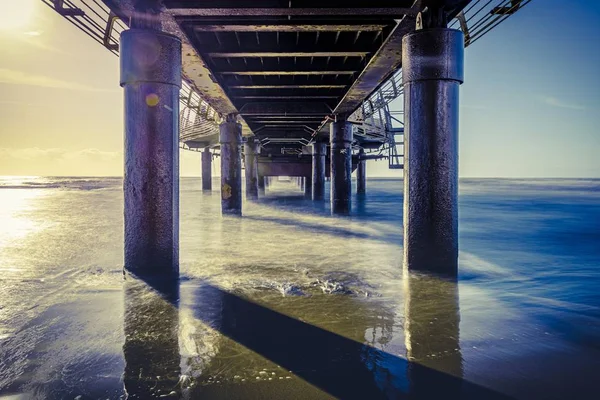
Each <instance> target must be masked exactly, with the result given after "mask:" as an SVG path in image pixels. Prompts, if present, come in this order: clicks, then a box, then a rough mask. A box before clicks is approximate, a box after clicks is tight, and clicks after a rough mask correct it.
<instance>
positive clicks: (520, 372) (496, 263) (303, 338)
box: [0, 180, 600, 399]
mask: <svg viewBox="0 0 600 400" xmlns="http://www.w3.org/2000/svg"><path fill="white" fill-rule="evenodd" d="M199 185H200V182H199V180H188V181H185V180H184V184H183V185H182V187H183V190H182V234H181V238H182V239H181V240H182V252H181V253H182V255H181V261H182V268H181V269H182V276H181V279H180V280H179V281H177V282H171V281H169V280H165V279H151V278H148V277H145V278H143V279H141V278H136V277H133V276H127V277H126V278H125V279H124V277H123V275H122V273H121V270H120V265H119V263H120V262H121V257H122V256H121V254H120V251H122V233H121V232H119V228H120V226H119V223H120V215H118V211H119V207H120V206H121V203H120V201H122V200H121V193H120V191H119V188H118V186H117V185H115V186H114V187H113V186H112V183H111V184H106V185H104V186H101V188H100V189H97V190H96V189H95V190H87V191H81V190H79V189H72V188H69V189H67V190H60V191H52V192H40V193H38V194H36V195H33V194H31V193H29V194H24V193H22V192H25V191H27V190H34V189H5V190H17V191H18V190H20V191H21V193H16V194H15V193H13V194H11V195H12V196H21V197H19V198H18V201H17V202H16V203H17V204H18V206H15V210H16V211H14V213H12V214H10V215H9V216H7V217H6V218H5V220H10V219H9V218H13V219H14V221H17V222H14V223H13V224H14V226H19V227H21V236H20V237H19V239H18V240H6V241H5V242H4V243H3V247H0V254H2V256H4V257H3V260H7V261H4V262H3V265H2V268H4V269H5V270H4V275H3V277H2V278H1V279H2V280H1V281H0V282H1V284H2V286H1V287H2V289H1V290H2V292H1V293H0V294H2V296H3V298H6V299H8V300H9V301H6V302H5V303H3V307H2V309H0V316H1V318H2V319H1V320H0V321H1V322H2V324H1V325H0V327H1V328H2V332H3V334H2V336H0V344H1V346H0V355H1V356H2V358H1V359H0V360H1V362H0V399H4V398H77V396H81V397H79V398H80V399H86V398H90V399H95V398H124V397H125V396H126V395H128V396H129V397H130V398H140V399H145V398H154V397H156V398H161V397H164V398H214V399H265V398H272V399H328V398H343V399H365V398H368V399H377V398H390V399H401V398H439V397H444V398H468V399H482V398H485V399H490V398H491V399H494V398H498V399H502V398H519V399H537V398H540V399H541V398H544V399H546V398H547V399H561V398H594V392H595V380H594V378H595V376H596V375H597V371H598V367H600V361H599V360H600V345H599V343H600V340H599V338H600V323H599V321H600V312H599V306H600V299H599V298H598V295H597V293H595V292H594V291H593V290H594V287H597V286H595V284H596V282H598V274H599V272H598V271H597V270H596V266H597V265H598V261H599V260H600V255H599V254H598V253H599V252H598V251H597V249H596V250H594V247H593V246H592V244H591V243H590V244H588V243H587V241H588V240H589V241H590V242H591V241H593V240H592V239H593V236H592V237H589V236H586V235H593V229H592V228H590V227H591V225H589V224H587V217H586V218H584V217H585V216H586V215H591V216H593V215H599V214H594V212H596V213H600V210H598V206H596V204H598V197H597V192H596V191H595V189H594V190H592V189H591V188H597V187H598V184H597V182H594V181H592V184H591V185H592V186H591V188H590V186H589V185H588V186H585V187H583V188H581V187H579V186H577V188H578V193H579V192H581V193H583V194H584V195H583V196H582V195H581V193H580V195H579V196H578V197H573V196H572V192H573V190H574V189H573V187H574V185H573V184H572V183H570V184H568V185H566V184H564V183H561V184H559V185H558V186H557V187H558V189H557V188H556V187H552V188H551V189H552V190H551V191H550V189H549V185H548V184H546V185H545V186H541V187H537V186H533V187H532V186H531V185H529V186H527V187H526V188H523V192H521V193H520V195H519V196H514V197H513V198H508V197H507V196H506V195H505V194H504V193H503V192H502V190H500V189H499V188H497V186H498V185H491V186H490V185H489V184H487V183H485V182H484V183H483V184H482V183H480V182H477V183H476V184H475V183H469V182H467V184H465V185H463V187H465V186H466V190H463V192H462V193H461V207H462V208H461V219H462V221H461V222H463V224H462V225H461V251H462V252H461V276H460V277H459V279H458V281H457V282H452V281H447V280H444V279H440V278H437V277H432V276H426V275H419V274H408V273H406V272H404V271H403V270H402V266H401V254H402V248H401V244H402V235H401V233H402V231H401V206H400V205H401V203H402V202H401V200H402V198H401V189H400V188H401V185H399V181H386V180H382V181H373V182H371V185H370V187H369V194H368V196H367V198H366V201H361V200H360V199H356V198H355V199H354V201H355V203H354V207H355V211H354V213H353V215H351V216H350V217H349V218H333V217H330V216H329V215H328V209H327V206H326V205H315V204H312V203H311V202H307V201H305V200H304V199H302V195H301V193H299V191H297V190H296V189H295V188H294V187H293V186H290V185H289V184H286V183H281V184H277V185H275V187H274V188H272V190H271V191H270V192H269V193H268V194H267V197H266V198H265V199H263V200H262V201H261V202H259V203H256V204H245V206H246V210H245V213H246V217H244V218H242V219H236V218H221V217H216V215H215V214H211V213H218V206H219V202H218V200H219V198H218V194H212V195H206V194H204V195H203V194H202V193H201V191H199V190H198V188H199ZM482 185H483V186H482ZM561 185H562V186H561ZM594 185H596V186H594ZM513 186H514V184H513ZM35 190H42V191H43V190H48V189H35ZM496 190H498V192H496ZM525 190H527V191H526V192H525ZM6 193H7V192H4V193H3V192H2V191H0V195H4V196H7V194H6ZM565 193H566V194H565ZM585 195H587V197H586V196H585ZM23 203H25V204H26V205H28V206H29V207H30V208H29V209H24V208H23ZM100 205H101V206H100ZM559 206H560V207H559ZM85 207H87V208H85ZM82 208H83V210H82ZM500 208H503V209H504V211H501V210H500ZM8 210H9V211H10V209H8ZM9 211H5V212H6V213H9ZM508 211H511V213H509V212H508ZM114 213H116V214H117V215H116V216H115V215H113V214H114ZM516 216H518V217H520V220H521V221H522V222H523V223H521V224H515V223H514V221H513V220H511V218H516ZM559 218H560V219H561V220H562V221H563V224H561V225H546V222H547V221H548V220H553V219H559ZM18 221H20V223H19V222H18ZM72 221H78V222H77V223H73V222H72ZM525 222H526V223H525ZM115 225H116V226H115ZM99 226H100V227H102V228H101V229H100V228H99ZM27 229H29V230H27ZM536 232H537V233H536ZM574 235H578V237H574ZM565 236H571V238H572V242H571V243H564V239H563V241H559V242H553V241H556V240H558V239H557V238H559V237H560V238H563V237H565ZM0 238H2V237H1V236H0ZM59 239H60V240H59ZM36 243H37V244H39V243H46V247H43V246H38V247H35V248H33V250H32V251H28V250H30V248H29V247H27V245H34V244H36ZM531 243H537V245H536V246H535V247H532V245H531ZM574 247H576V248H577V252H575V251H573V248H574ZM36 249H37V250H36ZM76 249H89V251H88V252H87V253H85V252H83V253H81V252H75V250H76ZM9 268H10V270H11V271H12V272H11V271H9ZM13 270H14V271H13Z"/></svg>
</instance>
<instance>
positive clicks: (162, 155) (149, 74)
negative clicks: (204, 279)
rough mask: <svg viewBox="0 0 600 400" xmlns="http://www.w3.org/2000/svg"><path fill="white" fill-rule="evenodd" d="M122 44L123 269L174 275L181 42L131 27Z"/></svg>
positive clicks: (154, 32) (171, 37) (177, 264)
mask: <svg viewBox="0 0 600 400" xmlns="http://www.w3.org/2000/svg"><path fill="white" fill-rule="evenodd" d="M120 43H121V58H120V61H121V80H120V83H121V86H122V87H123V89H124V94H125V176H124V180H123V191H124V203H125V212H124V219H125V221H124V222H125V269H126V270H128V271H130V272H132V273H134V274H136V275H142V276H150V275H169V276H176V275H177V274H178V273H179V146H178V144H179V90H180V88H181V41H180V40H179V39H178V38H177V37H175V36H171V35H167V34H164V33H161V32H158V31H151V30H141V29H130V30H127V31H124V32H123V33H122V34H121V39H120ZM149 44H153V45H149Z"/></svg>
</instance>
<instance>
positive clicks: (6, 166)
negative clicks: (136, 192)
mask: <svg viewBox="0 0 600 400" xmlns="http://www.w3.org/2000/svg"><path fill="white" fill-rule="evenodd" d="M122 173H123V153H122V152H120V151H102V150H99V149H95V148H86V149H76V150H69V149H64V148H58V147H56V148H46V149H44V148H39V147H28V148H0V175H45V176H55V175H69V176H75V175H83V176H109V175H115V176H116V175H121V174H122Z"/></svg>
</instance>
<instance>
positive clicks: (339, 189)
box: [329, 114, 352, 214]
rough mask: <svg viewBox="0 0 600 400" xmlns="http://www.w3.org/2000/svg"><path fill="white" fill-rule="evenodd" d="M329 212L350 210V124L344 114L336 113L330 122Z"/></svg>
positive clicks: (336, 212) (343, 212) (345, 212)
mask: <svg viewBox="0 0 600 400" xmlns="http://www.w3.org/2000/svg"><path fill="white" fill-rule="evenodd" d="M329 141H330V144H331V156H330V157H331V159H330V164H331V212H332V213H334V214H347V213H349V212H350V196H351V194H352V125H350V123H349V122H348V121H347V120H346V115H344V114H338V115H337V116H336V120H335V122H332V123H331V128H330V136H329Z"/></svg>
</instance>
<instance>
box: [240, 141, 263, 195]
mask: <svg viewBox="0 0 600 400" xmlns="http://www.w3.org/2000/svg"><path fill="white" fill-rule="evenodd" d="M259 150H260V146H259V143H258V141H255V140H254V138H248V141H247V142H246V143H245V144H244V158H245V160H244V164H245V167H246V199H249V200H256V199H258V152H259Z"/></svg>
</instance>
